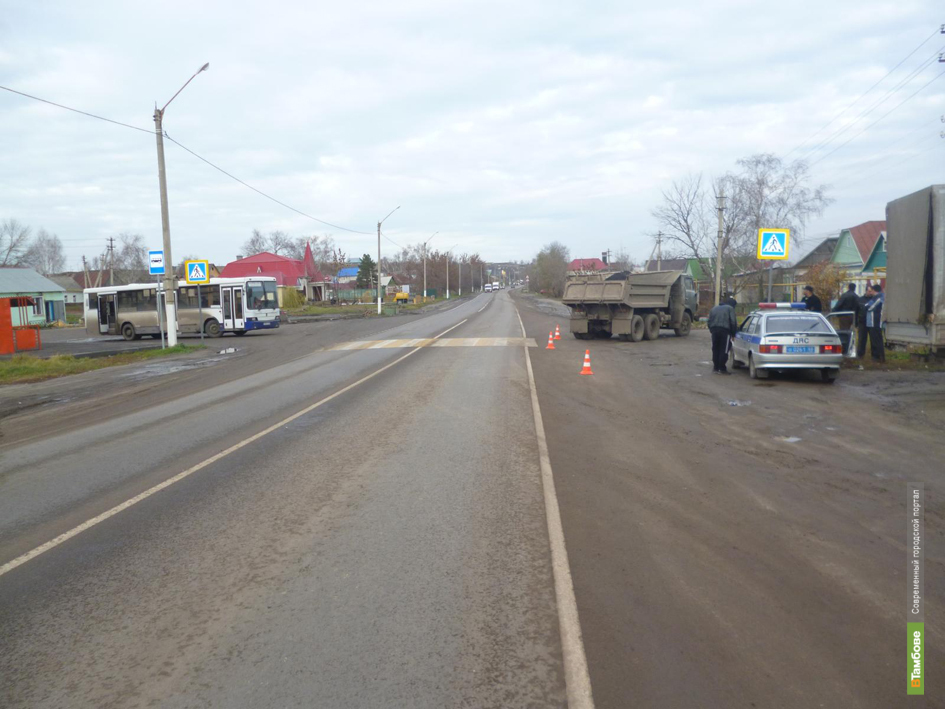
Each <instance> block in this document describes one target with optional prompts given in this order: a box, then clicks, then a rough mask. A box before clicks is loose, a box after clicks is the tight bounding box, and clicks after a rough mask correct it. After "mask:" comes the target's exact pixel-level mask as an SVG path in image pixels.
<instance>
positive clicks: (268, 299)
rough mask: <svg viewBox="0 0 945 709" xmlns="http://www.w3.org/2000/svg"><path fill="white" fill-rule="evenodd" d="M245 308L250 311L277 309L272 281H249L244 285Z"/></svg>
mask: <svg viewBox="0 0 945 709" xmlns="http://www.w3.org/2000/svg"><path fill="white" fill-rule="evenodd" d="M246 307H248V308H251V309H252V310H269V309H273V310H274V309H276V308H278V307H279V299H278V297H277V296H276V284H275V282H274V281H250V282H249V283H247V284H246Z"/></svg>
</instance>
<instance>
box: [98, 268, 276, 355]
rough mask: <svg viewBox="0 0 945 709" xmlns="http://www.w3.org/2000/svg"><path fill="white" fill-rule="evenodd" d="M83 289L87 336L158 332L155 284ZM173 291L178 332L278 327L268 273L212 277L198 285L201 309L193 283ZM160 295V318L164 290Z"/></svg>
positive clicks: (136, 335) (157, 334)
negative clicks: (252, 275)
mask: <svg viewBox="0 0 945 709" xmlns="http://www.w3.org/2000/svg"><path fill="white" fill-rule="evenodd" d="M84 293H85V329H86V332H88V333H89V334H90V335H121V336H122V337H124V338H125V339H126V340H140V339H141V337H142V336H143V335H150V336H151V337H155V338H157V337H160V336H161V330H160V325H159V321H158V310H157V305H158V290H157V285H156V284H154V283H133V284H131V285H127V286H105V287H101V288H86V289H85V291H84ZM174 296H175V302H176V304H177V332H178V333H188V332H191V333H199V332H200V329H201V327H202V328H203V331H204V334H206V335H208V336H209V337H220V336H221V335H222V334H223V333H225V332H232V333H235V334H237V335H245V334H246V333H247V332H249V331H250V330H264V329H265V330H268V329H271V328H276V327H279V299H278V295H277V292H276V279H275V278H272V277H264V276H256V277H249V276H246V277H241V278H211V279H210V283H208V284H201V286H200V300H201V301H202V303H201V305H202V308H200V307H198V304H197V286H196V285H190V284H188V283H187V282H186V281H179V282H178V284H177V292H176V293H175V294H174ZM160 299H161V310H162V312H161V317H162V318H163V315H164V313H165V312H166V311H164V308H163V304H164V293H163V291H162V292H161V294H160ZM201 310H202V312H201ZM201 316H202V319H201Z"/></svg>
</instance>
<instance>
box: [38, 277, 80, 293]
mask: <svg viewBox="0 0 945 709" xmlns="http://www.w3.org/2000/svg"><path fill="white" fill-rule="evenodd" d="M46 277H47V278H48V279H49V280H51V281H52V282H53V283H55V284H56V285H59V286H62V288H63V290H65V291H66V292H76V291H81V290H82V286H80V285H79V282H78V281H77V280H76V279H75V278H73V277H72V276H71V275H69V274H68V273H60V274H58V275H53V276H46Z"/></svg>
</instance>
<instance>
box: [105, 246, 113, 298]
mask: <svg viewBox="0 0 945 709" xmlns="http://www.w3.org/2000/svg"><path fill="white" fill-rule="evenodd" d="M105 250H106V251H107V252H108V285H109V286H113V285H115V237H113V236H110V237H108V246H107V247H106V249H105Z"/></svg>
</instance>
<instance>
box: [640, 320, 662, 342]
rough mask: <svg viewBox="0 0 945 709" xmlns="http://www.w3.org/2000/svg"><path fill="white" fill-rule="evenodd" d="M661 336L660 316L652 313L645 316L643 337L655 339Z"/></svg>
mask: <svg viewBox="0 0 945 709" xmlns="http://www.w3.org/2000/svg"><path fill="white" fill-rule="evenodd" d="M659 336H660V317H659V315H656V314H655V313H650V314H649V315H647V316H646V317H644V318H643V339H644V340H655V339H657V338H658V337H659Z"/></svg>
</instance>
